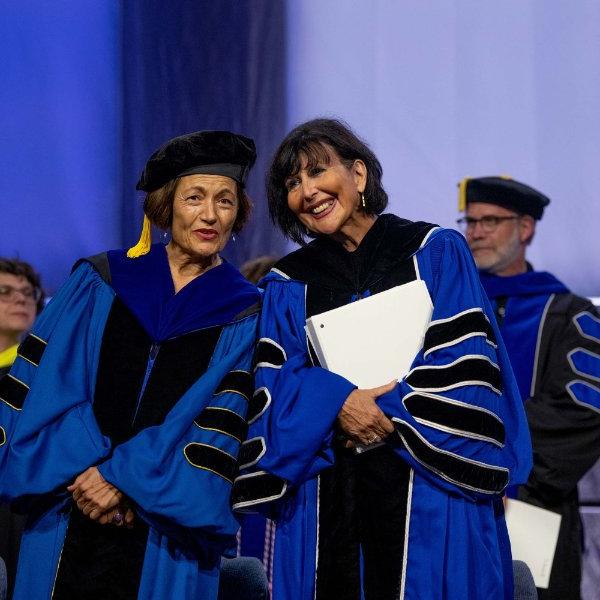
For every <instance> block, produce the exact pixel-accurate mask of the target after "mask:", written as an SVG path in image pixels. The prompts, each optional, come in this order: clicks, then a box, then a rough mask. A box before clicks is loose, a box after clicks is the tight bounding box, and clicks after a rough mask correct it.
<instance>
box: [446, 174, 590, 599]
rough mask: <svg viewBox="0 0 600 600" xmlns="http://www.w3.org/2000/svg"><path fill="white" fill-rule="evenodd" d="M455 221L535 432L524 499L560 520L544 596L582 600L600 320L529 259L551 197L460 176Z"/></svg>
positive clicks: (498, 180) (496, 180)
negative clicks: (584, 489) (581, 486)
mask: <svg viewBox="0 0 600 600" xmlns="http://www.w3.org/2000/svg"><path fill="white" fill-rule="evenodd" d="M460 190H461V193H460V200H459V209H460V210H465V211H466V214H465V216H464V217H463V218H461V219H459V220H458V223H459V224H460V225H461V226H462V228H463V230H464V232H465V235H466V238H467V242H468V243H469V246H470V248H471V251H472V253H473V257H474V258H475V262H476V264H477V266H478V267H479V270H480V276H481V281H482V283H483V287H484V289H485V291H486V292H487V294H488V296H489V298H490V300H491V301H492V305H493V307H494V310H495V313H496V319H497V321H498V325H499V326H500V331H501V333H502V337H503V338H504V342H505V344H506V349H507V350H508V354H509V357H510V359H511V363H512V366H513V369H514V372H515V375H516V378H517V383H518V385H519V390H520V392H521V396H522V398H523V401H524V402H525V410H526V412H527V418H528V421H529V427H530V430H531V439H532V445H533V470H532V472H531V475H530V477H529V480H528V481H527V483H526V484H525V485H523V486H520V487H519V488H518V492H517V497H518V498H519V499H520V500H523V501H525V502H529V503H530V504H535V505H537V506H541V507H544V508H547V509H549V510H552V511H554V512H557V513H559V514H561V515H562V522H561V527H560V533H559V538H558V545H557V548H556V554H555V557H554V563H553V567H552V573H551V577H550V586H549V588H548V589H547V590H539V597H540V598H541V599H543V600H576V599H578V598H579V597H580V591H579V587H580V580H581V547H582V545H581V542H582V533H581V520H580V516H579V507H578V495H577V482H578V481H579V479H580V478H581V477H582V476H583V475H584V474H585V472H586V471H587V470H588V469H589V468H590V467H591V466H592V465H593V464H594V463H595V462H596V460H597V459H598V457H599V456H600V414H598V413H599V412H600V386H599V385H598V381H599V380H600V318H599V315H598V312H597V310H596V308H595V307H594V306H593V305H592V303H591V302H589V301H588V300H587V299H585V298H580V297H579V296H576V295H574V294H571V293H570V292H569V290H568V289H567V288H566V287H565V286H564V285H563V284H562V283H561V282H560V281H559V280H558V279H556V277H554V276H553V275H551V274H550V273H546V272H542V271H535V270H534V269H533V267H532V266H531V264H529V263H528V262H527V261H526V257H525V254H526V250H527V246H528V245H529V244H530V243H531V240H532V239H533V236H534V234H535V228H536V222H537V221H538V220H539V219H541V218H542V214H543V211H544V208H545V207H546V206H547V205H548V203H549V202H550V200H549V199H548V198H547V197H546V196H544V195H543V194H541V193H540V192H538V191H537V190H534V189H533V188H531V187H529V186H527V185H525V184H522V183H519V182H518V181H514V180H512V179H508V178H504V177H482V178H479V179H467V180H463V182H462V183H461V184H460Z"/></svg>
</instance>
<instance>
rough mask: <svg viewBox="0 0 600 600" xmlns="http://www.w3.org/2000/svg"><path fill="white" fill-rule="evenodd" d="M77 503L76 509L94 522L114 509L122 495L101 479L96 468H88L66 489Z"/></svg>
mask: <svg viewBox="0 0 600 600" xmlns="http://www.w3.org/2000/svg"><path fill="white" fill-rule="evenodd" d="M67 490H68V491H69V492H71V494H72V495H73V500H74V501H75V502H76V503H77V508H79V510H80V511H81V512H82V513H83V514H84V515H86V516H87V517H89V518H90V519H92V520H94V521H96V520H98V519H100V517H101V516H102V515H104V514H105V513H107V512H109V511H111V510H112V509H113V508H115V507H116V506H117V505H118V504H119V503H120V502H121V501H122V499H123V494H122V492H120V491H119V490H118V489H117V488H116V487H115V486H114V485H111V484H110V483H108V481H106V479H104V477H102V475H101V474H100V471H98V469H97V468H96V467H90V468H89V469H87V470H86V471H84V472H83V473H81V475H79V476H78V477H77V479H75V481H74V482H73V483H72V484H71V485H70V486H68V487H67Z"/></svg>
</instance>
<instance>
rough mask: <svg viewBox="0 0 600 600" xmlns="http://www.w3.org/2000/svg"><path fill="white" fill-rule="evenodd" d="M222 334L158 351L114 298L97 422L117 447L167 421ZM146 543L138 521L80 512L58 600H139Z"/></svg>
mask: <svg viewBox="0 0 600 600" xmlns="http://www.w3.org/2000/svg"><path fill="white" fill-rule="evenodd" d="M221 330H222V327H220V326H217V327H209V328H206V329H201V330H199V331H195V332H191V333H188V334H185V335H182V336H180V337H177V338H174V339H171V340H167V341H165V342H163V343H161V344H160V345H157V344H153V343H152V340H151V339H150V336H149V335H148V334H147V333H146V331H145V330H144V329H143V327H142V326H141V325H140V324H139V322H138V321H137V320H136V318H135V317H134V316H133V314H132V313H131V312H130V311H129V309H128V308H127V307H126V306H125V304H124V303H123V302H122V301H121V300H120V299H119V298H118V297H117V298H115V300H114V303H113V306H112V308H111V311H110V314H109V317H108V321H107V324H106V328H105V331H104V336H103V340H102V346H101V350H100V361H99V365H98V375H97V381H96V389H95V394H94V414H95V416H96V420H97V421H98V425H99V426H100V429H101V431H102V433H103V434H104V435H105V436H107V437H109V438H110V439H111V441H112V443H113V445H119V444H122V443H123V442H126V441H127V440H128V439H130V438H131V437H133V436H134V435H135V434H136V433H138V432H139V431H141V430H142V429H144V428H146V427H151V426H153V425H159V424H161V423H162V422H163V421H164V419H165V417H166V416H167V414H168V412H169V411H170V410H171V408H173V406H174V405H175V404H176V402H177V401H178V400H179V398H180V397H181V396H182V395H183V394H184V393H185V392H186V391H187V390H188V389H189V388H190V387H191V385H192V384H193V383H194V382H195V381H196V380H197V379H198V378H199V377H200V376H201V375H202V374H203V373H204V372H205V371H206V370H207V368H208V364H209V362H210V359H211V357H212V354H213V351H214V349H215V346H216V344H217V342H218V339H219V336H220V334H221ZM150 366H151V369H150V368H149V367H150ZM142 390H143V393H142ZM140 394H141V397H140ZM147 538H148V527H147V525H146V524H145V523H144V522H143V521H142V520H141V519H140V518H139V517H137V518H136V519H135V522H134V527H133V528H132V529H126V528H124V527H116V526H114V525H99V524H97V523H95V522H93V521H91V520H90V519H88V518H87V517H85V516H83V515H82V514H81V513H80V511H79V510H78V509H77V508H76V507H73V508H72V510H71V518H70V521H69V527H68V530H67V535H66V539H65V544H64V547H63V551H62V555H61V558H60V563H59V568H58V574H57V579H56V584H55V589H54V594H53V596H52V597H53V599H54V600H74V599H82V600H83V599H85V600H107V599H110V600H135V599H136V598H137V594H138V587H139V581H140V574H141V570H142V565H143V560H144V554H145V550H146V542H147Z"/></svg>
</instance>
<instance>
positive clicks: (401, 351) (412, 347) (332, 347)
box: [306, 280, 433, 389]
mask: <svg viewBox="0 0 600 600" xmlns="http://www.w3.org/2000/svg"><path fill="white" fill-rule="evenodd" d="M432 310H433V305H432V304H431V298H430V297H429V292H428V291H427V286H426V285H425V282H423V281H421V280H416V281H411V282H410V283H407V284H404V285H400V286H396V287H394V288H391V289H389V290H386V291H384V292H381V293H379V294H374V295H373V296H369V297H367V298H363V299H361V300H358V301H356V302H351V303H350V304H346V305H344V306H341V307H339V308H336V309H334V310H330V311H327V312H324V313H321V314H320V315H315V316H313V317H311V318H310V319H308V320H307V322H306V331H307V334H308V336H309V339H310V341H311V343H312V345H313V348H314V349H315V352H316V354H317V357H318V358H319V362H320V363H321V366H323V367H324V368H326V369H328V370H329V371H332V372H334V373H337V374H338V375H341V376H342V377H345V378H346V379H348V380H349V381H351V382H352V383H354V384H355V385H356V386H358V387H359V388H362V389H367V388H373V387H377V386H380V385H384V384H386V383H389V382H390V381H392V380H393V379H402V377H404V375H406V373H408V370H409V369H410V366H411V365H412V362H413V360H414V358H415V356H416V355H417V353H418V352H419V350H420V349H421V347H422V346H423V339H424V337H425V331H426V330H427V326H428V324H429V321H430V320H431V313H432Z"/></svg>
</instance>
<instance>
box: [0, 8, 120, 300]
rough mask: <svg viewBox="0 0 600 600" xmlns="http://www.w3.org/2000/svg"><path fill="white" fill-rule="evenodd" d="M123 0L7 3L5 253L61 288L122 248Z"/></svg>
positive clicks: (2, 38) (0, 75)
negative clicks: (77, 266)
mask: <svg viewBox="0 0 600 600" xmlns="http://www.w3.org/2000/svg"><path fill="white" fill-rule="evenodd" d="M119 10H120V8H119V3H117V2H97V1H96V0H78V1H77V2H73V1H71V2H67V1H61V0H55V1H53V2H44V1H39V0H38V1H35V0H19V1H18V2H14V1H12V0H0V56H1V57H2V59H1V62H2V67H1V68H0V157H1V158H0V160H1V164H2V174H1V176H0V203H1V211H0V214H1V217H0V219H1V220H0V224H1V225H0V255H2V256H15V255H19V256H20V257H21V258H22V259H23V260H27V261H30V262H31V263H33V264H34V265H35V267H36V268H37V269H39V270H40V271H41V272H42V275H43V280H44V283H45V285H46V286H47V287H48V288H49V289H50V290H51V291H52V290H54V289H56V286H57V285H59V284H60V283H61V281H62V280H63V279H64V278H65V277H66V276H67V274H68V272H69V269H70V268H71V265H72V264H73V263H74V262H75V260H76V259H77V258H78V257H80V256H85V255H87V254H93V253H96V252H100V251H101V250H102V249H105V248H110V247H115V246H119V245H120V243H121V240H120V230H119V226H118V225H119V212H120V211H119V201H120V200H119V199H120V196H121V193H120V188H121V181H120V157H121V136H120V127H119V121H120V110H121V86H120V63H121V57H120V33H119V22H120V18H119Z"/></svg>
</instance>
